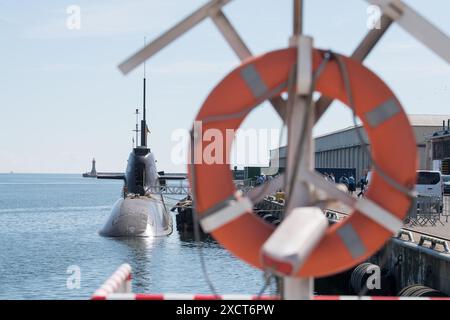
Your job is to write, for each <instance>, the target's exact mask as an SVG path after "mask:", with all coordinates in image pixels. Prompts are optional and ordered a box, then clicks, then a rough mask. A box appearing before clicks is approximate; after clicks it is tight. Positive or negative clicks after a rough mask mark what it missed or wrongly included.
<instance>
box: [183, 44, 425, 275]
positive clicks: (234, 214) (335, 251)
mask: <svg viewBox="0 0 450 320" xmlns="http://www.w3.org/2000/svg"><path fill="white" fill-rule="evenodd" d="M296 58H297V56H296V49H295V48H288V49H283V50H277V51H273V52H269V53H267V54H265V55H262V56H259V57H254V58H252V59H250V60H247V61H246V62H245V63H243V64H242V65H240V66H239V67H237V68H236V69H234V70H233V71H232V72H231V73H230V74H228V75H227V76H226V77H225V78H224V79H223V80H222V81H221V82H220V83H219V84H218V85H217V86H216V87H215V88H214V89H213V90H212V91H211V93H210V94H209V96H208V98H207V99H206V101H205V102H204V104H203V106H202V108H201V110H200V112H199V113H198V115H197V117H196V121H204V123H202V127H201V132H198V133H197V134H200V137H202V136H203V133H204V132H205V131H206V130H208V129H215V130H219V131H220V132H221V133H222V136H223V137H226V136H227V133H226V130H227V129H231V130H236V129H238V128H239V126H240V124H241V123H242V121H243V120H244V118H245V116H246V115H247V114H248V113H249V112H250V111H251V110H252V108H254V107H255V106H257V105H258V104H260V103H261V102H262V101H264V100H265V99H268V98H270V97H274V96H278V95H279V94H281V93H282V92H285V91H286V87H287V80H288V75H289V72H290V70H291V69H292V68H293V67H294V64H295V62H296ZM323 59H324V52H323V51H320V50H314V53H313V68H314V70H316V69H317V68H318V66H319V65H320V64H321V62H322V61H323ZM342 60H343V61H344V63H345V65H346V68H347V70H348V72H349V77H350V86H351V89H352V92H353V100H354V106H355V112H356V114H357V116H358V117H359V118H360V119H361V121H362V123H363V125H364V128H365V130H366V133H367V136H368V138H369V141H370V143H371V154H372V158H373V159H374V161H376V163H377V164H378V166H380V168H381V169H382V170H383V171H384V172H385V173H386V174H387V175H389V176H390V177H391V178H392V179H393V180H395V181H396V182H397V183H399V184H401V185H403V186H405V187H411V186H413V185H414V183H415V179H416V163H417V161H416V159H417V154H416V142H415V138H414V134H413V131H412V129H411V126H410V124H409V121H408V118H407V116H406V114H405V112H404V111H403V108H402V107H401V105H400V103H399V101H398V100H397V99H396V97H395V96H394V94H393V93H392V91H391V90H390V89H389V88H388V86H387V85H386V84H385V83H384V82H383V81H382V80H381V79H380V78H378V77H377V76H376V75H375V74H374V73H373V72H371V71H370V70H368V69H367V68H366V67H364V66H363V65H362V64H360V63H359V62H357V61H354V60H352V59H350V58H347V57H342ZM316 91H319V92H320V93H322V94H323V95H325V96H328V97H331V98H333V99H338V100H340V101H341V102H343V103H344V104H348V99H347V96H346V93H345V87H344V84H343V81H342V77H341V74H340V71H339V68H338V65H337V63H336V61H335V60H331V61H329V62H328V64H327V65H326V66H325V68H324V70H323V71H322V72H321V75H320V76H319V78H318V79H317V81H316ZM209 143H210V142H209V141H203V139H201V141H200V142H198V143H196V144H194V153H195V154H200V155H203V152H204V151H205V148H206V147H207V146H208V144H209ZM220 151H222V154H223V155H224V159H223V161H222V162H221V163H211V164H207V163H197V164H193V165H192V166H193V167H194V170H192V167H191V166H188V170H189V179H190V182H191V186H192V188H194V189H193V194H194V195H195V205H196V211H197V213H198V214H199V216H200V219H201V223H202V226H203V228H204V229H205V231H207V232H210V233H211V234H212V236H213V237H214V238H215V239H216V240H217V241H219V242H220V243H221V245H223V246H224V247H225V248H227V249H228V250H230V251H231V252H232V253H233V254H234V255H236V256H237V257H238V258H240V259H242V260H244V261H246V262H248V263H250V264H251V265H253V266H255V267H258V268H262V267H263V264H262V261H261V254H260V249H261V247H262V245H263V244H264V242H265V241H266V240H267V239H268V237H269V236H270V235H271V233H272V232H273V230H274V226H272V225H270V224H268V223H266V222H265V221H263V219H261V218H260V217H258V216H257V215H256V214H255V213H253V212H252V208H251V207H252V203H251V201H250V200H249V199H248V198H246V197H245V196H242V195H240V194H239V193H238V192H236V189H235V186H234V184H233V182H232V176H231V170H230V165H229V158H230V154H229V150H228V149H227V144H226V143H224V145H223V150H220ZM193 174H195V176H193ZM409 205H410V199H409V197H408V196H407V195H405V194H404V193H402V192H401V191H399V190H398V189H396V188H394V187H393V186H391V185H390V184H389V183H387V182H386V181H385V180H384V179H383V178H382V177H380V176H379V175H378V174H377V172H376V171H375V172H374V173H373V176H372V179H371V186H370V188H369V190H368V192H367V193H366V199H365V200H362V201H361V200H357V202H356V204H355V211H354V212H353V214H352V215H351V216H350V217H349V218H347V219H346V220H344V221H343V222H342V223H339V224H335V225H333V226H331V227H330V228H329V229H328V230H327V232H326V235H325V237H324V238H323V239H322V240H321V242H320V243H319V245H318V246H317V247H316V249H315V250H314V251H313V253H312V254H311V255H310V257H309V259H308V260H307V261H306V262H305V263H304V264H303V266H302V267H301V268H300V270H299V271H298V273H297V274H296V276H301V277H319V276H326V275H330V274H333V273H337V272H340V271H343V270H345V269H348V268H349V267H351V266H353V265H355V264H357V263H359V262H361V261H363V260H365V259H367V258H368V257H369V256H371V255H372V254H373V253H374V252H375V251H376V250H378V249H379V248H380V247H381V246H382V245H383V244H384V243H385V242H386V241H387V240H388V239H389V237H390V236H391V235H392V233H394V231H395V230H398V228H399V227H400V226H401V223H402V219H403V218H404V217H405V215H406V213H407V210H408V208H409ZM265 264H267V261H265Z"/></svg>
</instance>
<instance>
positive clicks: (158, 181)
mask: <svg viewBox="0 0 450 320" xmlns="http://www.w3.org/2000/svg"><path fill="white" fill-rule="evenodd" d="M143 80H144V81H143V108H142V109H143V118H142V120H141V121H140V122H141V125H140V127H141V128H140V130H138V127H139V126H138V115H139V112H138V110H136V120H137V121H136V129H135V130H134V131H135V132H136V145H134V143H133V149H132V151H131V153H130V155H129V157H128V163H127V166H126V171H125V173H119V174H101V173H97V178H98V179H120V180H123V181H124V185H123V190H122V196H121V198H119V199H118V200H117V201H116V202H115V203H114V205H113V207H112V210H111V213H110V216H109V218H108V220H107V221H106V223H105V224H104V226H103V228H102V229H101V230H100V231H99V234H100V235H101V236H105V237H161V236H167V235H170V234H171V233H172V231H173V220H172V216H171V214H170V212H169V211H168V210H167V207H166V205H165V203H164V198H163V196H162V194H161V193H152V191H154V190H160V189H161V188H159V187H161V186H162V187H163V186H164V185H165V184H166V180H170V179H173V180H175V179H176V180H179V179H185V177H177V176H170V177H169V176H164V175H160V174H159V173H158V171H157V169H156V161H155V157H154V154H153V153H152V151H151V150H150V148H149V147H148V146H147V134H148V132H149V130H148V127H147V122H146V106H145V96H146V92H145V89H146V79H145V73H144V79H143ZM139 131H140V133H141V134H140V136H141V139H140V145H138V137H139V134H138V132H139ZM161 173H162V172H161Z"/></svg>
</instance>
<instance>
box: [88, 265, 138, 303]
mask: <svg viewBox="0 0 450 320" xmlns="http://www.w3.org/2000/svg"><path fill="white" fill-rule="evenodd" d="M127 293H130V294H131V266H130V265H129V264H128V263H124V264H122V265H121V266H120V267H119V269H117V270H116V272H114V273H113V275H112V276H111V277H109V279H108V280H106V281H105V283H104V284H103V285H102V286H101V287H100V288H98V289H97V290H96V291H95V292H94V294H93V296H92V299H95V297H107V296H109V295H114V294H127Z"/></svg>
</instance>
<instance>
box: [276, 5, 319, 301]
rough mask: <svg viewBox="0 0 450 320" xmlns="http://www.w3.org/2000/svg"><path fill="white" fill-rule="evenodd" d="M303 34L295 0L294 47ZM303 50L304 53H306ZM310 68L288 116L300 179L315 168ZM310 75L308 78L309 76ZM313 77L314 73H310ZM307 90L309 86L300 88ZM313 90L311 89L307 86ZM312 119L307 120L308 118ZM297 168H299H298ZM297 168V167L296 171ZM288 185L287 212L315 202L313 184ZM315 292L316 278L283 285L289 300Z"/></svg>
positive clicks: (291, 164) (292, 162) (292, 164)
mask: <svg viewBox="0 0 450 320" xmlns="http://www.w3.org/2000/svg"><path fill="white" fill-rule="evenodd" d="M302 34H303V1H302V0H294V15H293V36H292V38H291V41H290V43H291V46H296V47H297V48H298V50H299V52H300V50H301V49H300V44H302V45H303V44H304V43H305V42H304V41H303V40H305V39H301V38H302ZM302 53H303V52H302ZM298 57H299V60H298V61H297V65H300V64H302V65H304V63H302V62H304V61H302V62H301V61H300V59H308V57H305V56H303V57H302V56H300V55H298ZM308 69H309V68H300V69H297V70H299V71H300V72H301V73H302V74H299V73H298V74H297V79H296V83H297V84H296V88H297V90H296V92H295V96H294V97H289V99H294V101H295V102H294V104H293V106H292V108H293V109H292V110H289V111H288V112H290V115H291V116H290V117H289V119H287V121H288V122H289V123H288V128H289V131H288V154H287V158H288V159H287V161H288V164H287V165H288V168H287V169H288V170H287V171H288V174H290V175H291V177H290V179H296V177H295V176H294V175H293V172H299V171H300V169H299V168H298V167H299V166H302V167H308V168H309V167H311V166H312V154H313V153H312V152H313V147H314V145H313V141H312V136H311V134H312V126H313V125H314V112H313V110H309V109H310V108H311V106H310V105H308V96H307V95H304V94H303V93H302V94H299V93H300V92H299V87H298V83H299V82H300V79H305V78H308V75H305V72H307V73H311V70H308ZM305 76H306V77H305ZM309 76H310V77H312V74H310V75H309ZM300 89H301V91H304V90H305V88H300ZM306 89H309V88H306ZM306 117H307V118H308V119H307V121H305V118H306ZM302 134H303V135H305V134H306V136H305V137H303V139H304V140H303V141H304V142H303V146H302V150H296V149H297V146H298V144H299V140H300V139H302V137H301V135H302ZM298 152H300V154H301V158H300V162H297V161H296V154H297V153H298ZM296 167H297V168H296ZM296 169H297V170H296ZM286 181H287V184H286V187H288V186H289V185H292V186H293V187H292V189H290V188H287V189H286V191H287V195H288V197H289V200H288V206H287V207H286V211H285V214H286V215H288V214H289V213H290V212H291V211H292V210H293V209H294V208H297V207H305V206H308V205H310V202H311V190H310V188H309V186H308V185H307V184H305V183H303V182H294V183H293V184H291V183H290V181H289V179H286ZM313 291H314V279H313V278H296V277H284V278H283V285H282V298H283V299H287V300H294V299H296V300H309V299H311V298H312V294H313Z"/></svg>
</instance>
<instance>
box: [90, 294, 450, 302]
mask: <svg viewBox="0 0 450 320" xmlns="http://www.w3.org/2000/svg"><path fill="white" fill-rule="evenodd" d="M92 300H280V297H279V296H256V295H249V294H247V295H246V294H225V295H218V296H215V295H208V294H182V293H166V294H146V293H113V294H109V295H106V296H96V295H94V296H92ZM313 300H316V301H325V300H329V301H331V300H334V301H335V300H373V301H381V300H391V301H393V300H447V301H449V300H450V298H439V297H383V296H314V297H313Z"/></svg>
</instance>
